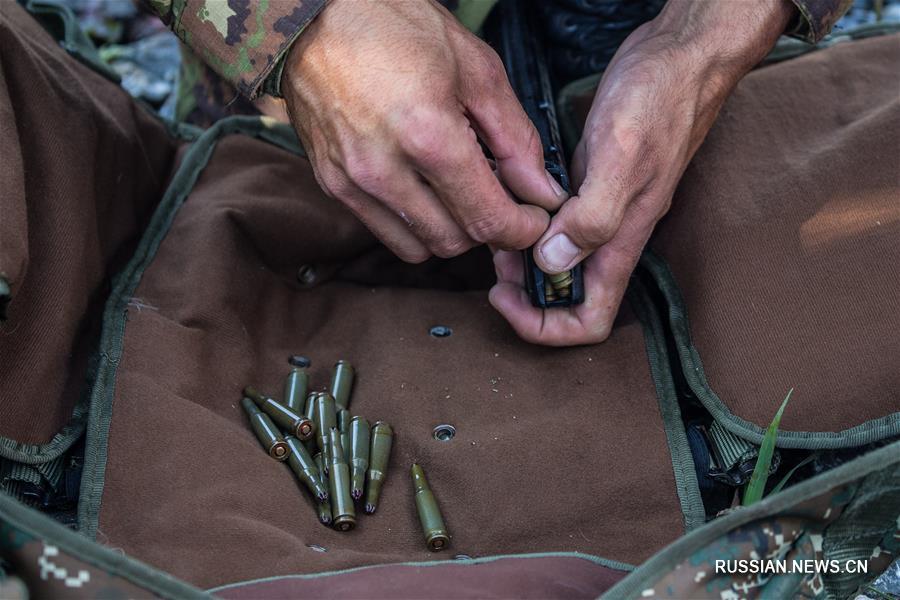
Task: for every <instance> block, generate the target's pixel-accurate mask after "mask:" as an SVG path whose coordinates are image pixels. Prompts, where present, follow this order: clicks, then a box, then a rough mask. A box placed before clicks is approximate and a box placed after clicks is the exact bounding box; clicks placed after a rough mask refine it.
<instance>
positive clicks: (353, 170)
mask: <svg viewBox="0 0 900 600" xmlns="http://www.w3.org/2000/svg"><path fill="white" fill-rule="evenodd" d="M345 169H346V171H347V177H348V178H349V179H350V181H351V182H352V183H354V184H355V185H356V186H357V187H359V188H360V189H363V190H365V191H367V192H373V191H375V190H377V189H379V188H380V187H381V185H382V183H383V181H384V171H383V170H382V169H381V168H379V166H378V165H377V164H376V161H374V160H372V159H370V158H366V157H355V158H353V159H352V160H350V161H348V162H347V164H346V166H345Z"/></svg>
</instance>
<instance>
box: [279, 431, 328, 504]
mask: <svg viewBox="0 0 900 600" xmlns="http://www.w3.org/2000/svg"><path fill="white" fill-rule="evenodd" d="M284 441H285V442H287V445H288V446H289V447H290V449H291V454H290V456H288V459H287V463H288V465H289V466H290V467H291V470H292V471H293V472H294V474H295V475H296V476H297V479H299V480H300V481H301V482H303V485H305V486H306V487H307V488H308V489H309V491H310V493H312V495H313V496H314V497H315V498H316V499H317V500H318V501H319V502H325V501H326V500H328V488H327V487H325V485H324V484H323V483H322V480H321V479H320V478H319V477H320V476H319V468H318V467H317V466H316V461H314V460H313V458H312V456H310V455H309V451H307V449H306V446H304V445H303V444H302V443H301V442H300V440H298V439H297V438H295V437H294V436H292V435H289V436H286V437H285V438H284Z"/></svg>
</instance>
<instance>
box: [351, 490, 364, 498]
mask: <svg viewBox="0 0 900 600" xmlns="http://www.w3.org/2000/svg"><path fill="white" fill-rule="evenodd" d="M362 494H363V493H362V490H350V496H351V497H352V498H353V499H354V500H359V499H360V498H362Z"/></svg>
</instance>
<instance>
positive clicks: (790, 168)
mask: <svg viewBox="0 0 900 600" xmlns="http://www.w3.org/2000/svg"><path fill="white" fill-rule="evenodd" d="M898 65H900V35H893V36H889V37H882V38H876V39H872V40H866V41H860V42H855V43H852V44H840V45H838V46H836V47H834V48H830V49H828V50H823V51H820V52H815V53H812V54H810V55H808V56H804V57H802V58H798V59H796V60H792V61H788V62H785V63H781V64H777V65H774V66H770V67H765V68H763V69H760V70H758V71H756V72H754V73H752V74H750V75H749V76H748V77H747V78H746V79H744V81H742V82H741V84H740V86H739V87H738V89H737V92H736V93H735V94H734V95H733V96H732V97H731V99H730V100H729V101H728V103H727V104H726V106H725V107H724V109H723V110H722V112H721V114H720V116H719V119H718V121H717V122H716V125H715V127H714V128H713V130H712V131H711V132H710V134H709V137H708V138H707V140H706V142H705V143H704V144H703V146H702V147H701V149H700V151H699V152H698V154H697V156H696V158H695V159H694V162H693V163H692V165H691V167H690V168H689V169H688V170H687V172H686V174H685V176H684V179H683V180H682V182H681V185H680V186H679V188H678V192H677V194H676V196H675V198H674V201H673V204H672V210H671V211H670V213H669V215H668V217H667V218H666V219H665V220H664V221H663V222H662V223H661V224H660V226H659V227H658V229H657V233H656V238H655V241H654V242H653V248H654V249H655V250H656V251H658V253H659V254H660V255H661V256H662V257H663V258H664V259H665V260H666V261H667V262H668V263H669V265H670V266H671V269H672V272H673V274H674V276H675V280H676V282H677V283H678V286H679V288H680V289H681V292H682V294H683V295H684V299H685V303H686V306H687V312H688V317H689V319H690V324H691V331H692V334H693V340H694V343H695V345H696V347H697V350H698V352H699V354H700V358H701V359H702V361H703V368H704V370H705V372H706V375H707V377H708V379H709V383H710V386H711V388H712V389H713V390H714V391H715V392H716V393H717V394H718V396H719V397H720V398H721V399H722V401H723V402H724V403H725V404H726V405H727V406H728V408H729V409H730V410H731V411H732V412H733V413H734V414H736V415H737V416H739V417H741V418H743V419H746V420H748V421H751V422H753V423H756V424H757V425H759V426H761V427H765V426H766V425H767V424H768V423H769V421H771V419H772V416H773V415H774V413H775V410H776V409H777V407H778V405H779V403H780V402H781V400H782V399H783V398H784V396H785V393H786V392H787V390H788V389H789V388H794V394H793V396H792V398H791V402H790V404H789V405H788V407H787V409H786V411H785V413H784V417H783V419H782V421H781V427H782V429H783V430H800V431H839V430H842V429H847V428H849V427H853V426H855V425H859V424H861V423H863V422H865V421H867V420H870V419H876V418H880V417H884V416H886V415H890V414H891V413H898V411H900V391H898V390H900V83H898V82H900V80H898V71H897V66H898ZM896 418H900V413H898V414H897V415H896Z"/></svg>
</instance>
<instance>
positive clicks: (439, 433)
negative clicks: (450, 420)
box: [431, 425, 456, 442]
mask: <svg viewBox="0 0 900 600" xmlns="http://www.w3.org/2000/svg"><path fill="white" fill-rule="evenodd" d="M431 435H432V436H433V437H434V439H436V440H437V441H439V442H449V441H450V440H452V439H453V436H455V435H456V427H454V426H453V425H438V426H437V427H435V428H434V431H433V432H432V433H431Z"/></svg>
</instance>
